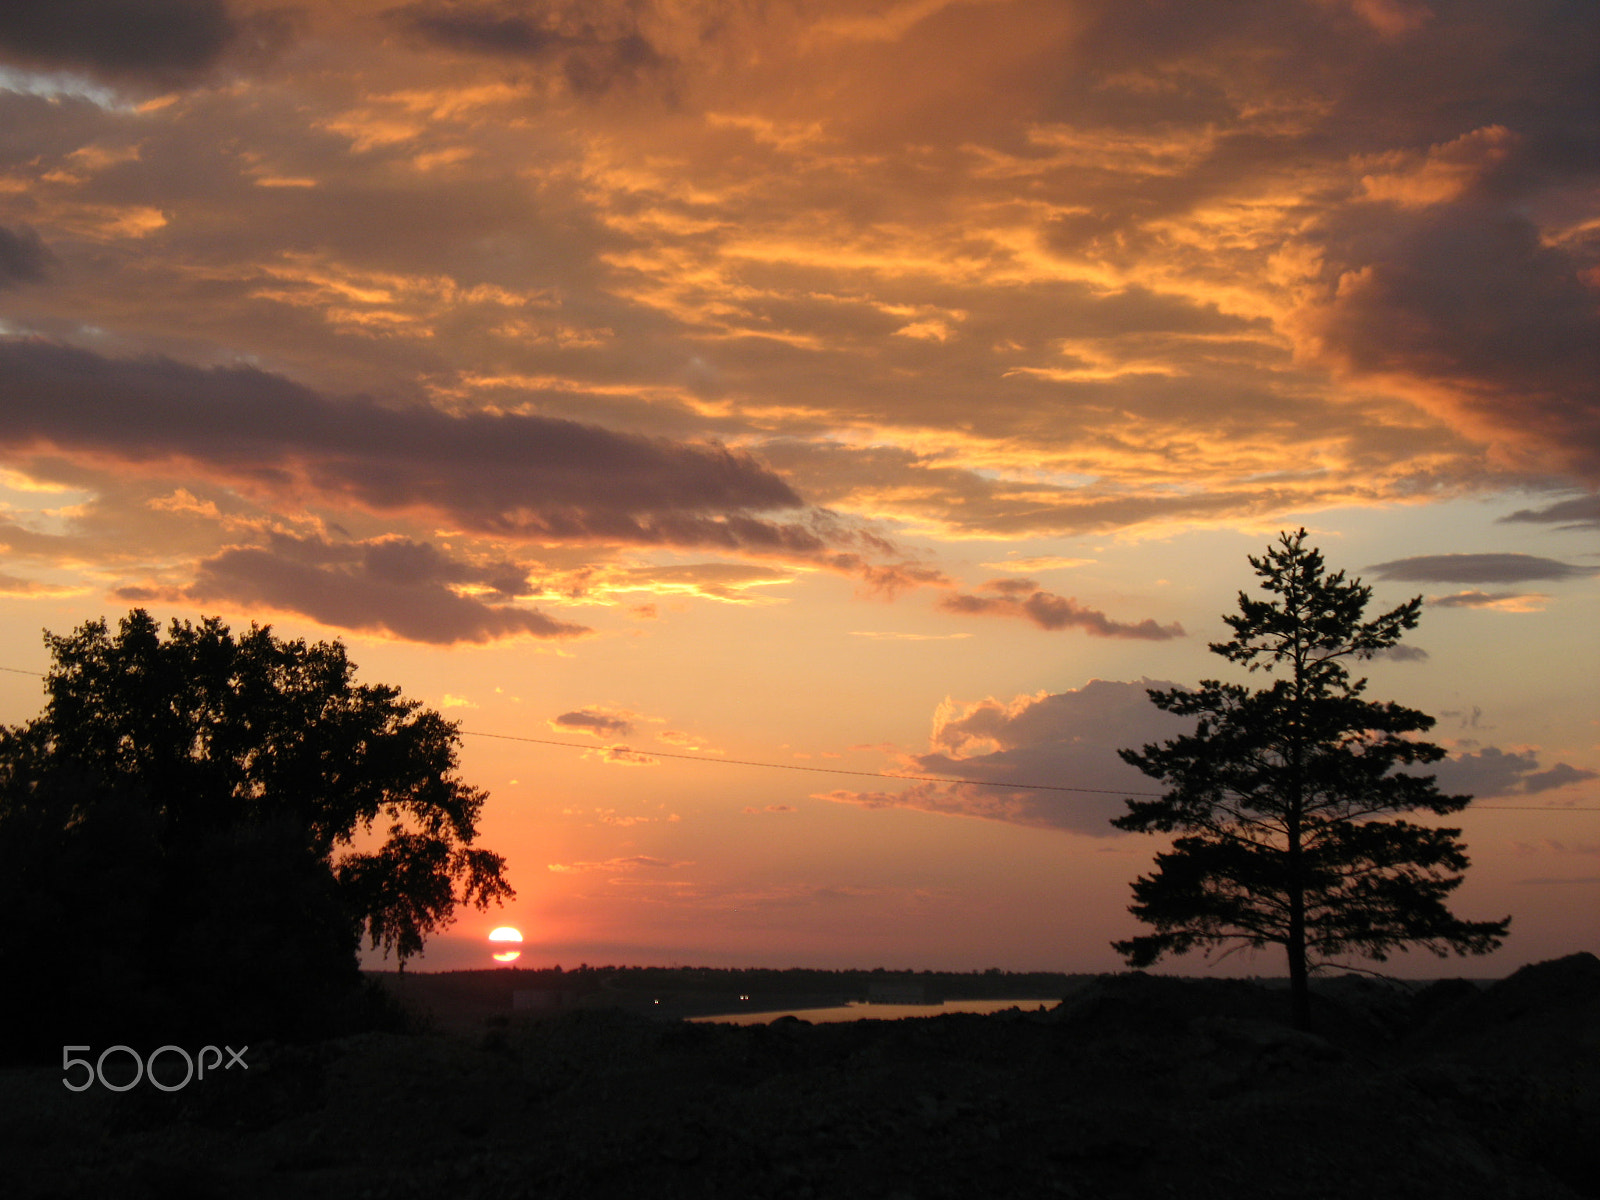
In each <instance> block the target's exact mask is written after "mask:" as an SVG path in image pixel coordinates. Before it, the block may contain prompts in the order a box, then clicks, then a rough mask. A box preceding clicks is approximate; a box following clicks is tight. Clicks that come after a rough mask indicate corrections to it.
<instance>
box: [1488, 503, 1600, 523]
mask: <svg viewBox="0 0 1600 1200" xmlns="http://www.w3.org/2000/svg"><path fill="white" fill-rule="evenodd" d="M1500 519H1501V520H1502V521H1507V522H1527V523H1531V524H1542V525H1556V526H1559V527H1561V528H1564V529H1597V528H1600V495H1593V496H1574V497H1573V498H1572V499H1570V500H1560V501H1557V502H1556V503H1555V504H1551V505H1548V506H1546V507H1544V508H1519V509H1518V510H1517V511H1516V512H1514V513H1512V514H1511V515H1510V516H1508V517H1501V518H1500Z"/></svg>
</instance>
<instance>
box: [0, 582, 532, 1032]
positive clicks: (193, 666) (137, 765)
mask: <svg viewBox="0 0 1600 1200" xmlns="http://www.w3.org/2000/svg"><path fill="white" fill-rule="evenodd" d="M45 640H46V644H47V645H48V646H49V649H50V652H51V656H52V659H53V663H52V666H51V669H50V671H49V673H48V675H47V677H46V682H45V689H46V694H47V700H46V704H45V707H44V711H43V713H42V714H41V715H40V716H39V717H37V718H36V719H34V720H33V721H31V722H29V723H27V724H26V725H22V726H15V727H6V728H0V867H9V868H10V869H11V874H10V876H9V879H8V881H7V882H6V883H4V884H0V888H3V889H4V891H5V892H6V894H7V898H8V901H9V902H10V903H11V904H12V906H13V908H16V907H21V908H24V909H26V910H28V911H29V912H30V913H31V914H32V917H33V926H32V928H31V930H30V931H28V932H27V933H25V934H19V933H18V932H17V931H16V928H15V922H11V924H12V927H13V929H12V935H11V937H12V941H13V943H15V942H16V941H17V939H18V938H19V937H20V938H23V939H24V943H25V944H20V945H19V944H12V945H10V946H4V941H3V938H4V935H0V946H3V947H4V949H6V950H8V951H10V952H11V954H12V955H16V956H19V958H26V957H27V956H28V955H29V954H32V956H33V957H34V958H35V959H36V960H41V959H42V960H43V961H53V962H56V964H57V965H58V967H61V968H62V969H65V970H67V971H68V974H69V975H71V976H72V977H73V978H76V979H78V981H79V983H80V985H81V986H83V987H85V988H93V987H95V986H100V984H104V985H106V986H111V985H113V984H115V986H117V987H118V988H119V989H120V990H122V991H124V992H126V991H128V990H129V981H130V980H132V981H135V986H133V987H132V991H133V992H138V991H139V989H140V988H141V987H143V988H145V989H146V990H150V989H155V990H156V991H161V992H163V994H165V993H170V992H173V990H174V989H175V988H176V989H177V990H178V991H183V990H184V987H186V988H187V992H186V993H185V997H184V998H183V999H182V1002H183V1003H186V1004H190V1005H191V1006H192V1005H193V1004H196V1003H201V1002H202V1001H201V1000H199V999H197V997H202V996H203V994H204V993H206V990H207V989H210V990H211V992H213V993H215V994H216V996H217V997H219V999H218V1003H221V1002H222V1001H221V1000H220V997H221V995H222V994H223V993H227V994H228V996H229V997H231V999H230V1000H229V1001H228V1003H235V1002H238V1001H239V997H240V996H241V995H244V994H245V993H247V992H248V991H249V988H247V987H245V986H244V984H243V982H242V980H243V979H244V978H246V977H247V978H248V979H249V980H251V981H253V982H252V983H251V985H250V986H251V987H253V988H255V989H257V991H260V990H261V989H265V991H266V992H267V993H272V994H275V993H276V992H281V991H283V986H281V985H280V983H275V982H274V975H273V973H274V972H276V973H277V976H278V978H279V979H280V980H281V979H282V978H285V977H287V978H290V979H299V980H301V981H302V982H304V980H305V976H306V975H307V972H310V973H312V974H315V975H317V976H318V978H322V979H326V978H328V977H331V975H335V974H341V973H342V974H343V976H344V977H345V980H346V982H348V981H349V980H350V979H353V978H355V972H356V964H355V950H356V947H357V944H358V939H359V938H360V937H362V936H365V937H366V938H368V939H369V940H370V944H371V945H372V946H374V947H378V946H381V947H383V949H384V952H385V953H386V954H387V953H389V952H391V951H393V952H394V953H395V954H396V955H397V957H398V958H399V960H400V961H401V963H402V964H403V963H404V961H405V959H406V958H407V957H409V956H410V955H413V954H415V953H417V952H418V951H420V950H421V949H422V948H423V945H424V943H425V940H426V939H427V938H428V936H430V935H431V934H433V933H434V932H436V931H437V930H439V929H440V928H442V927H444V926H446V925H447V924H448V923H449V922H450V921H451V920H452V918H453V913H454V910H455V909H456V907H457V906H458V905H463V904H472V905H475V906H477V907H479V908H485V907H487V906H488V905H489V904H491V903H496V902H500V901H502V900H504V899H507V898H509V897H510V896H511V895H512V890H511V888H510V886H509V885H508V884H507V883H506V881H505V877H504V872H505V861H504V859H502V858H501V857H500V856H499V855H497V854H493V853H491V852H490V851H488V850H486V849H483V848H481V847H479V846H477V845H475V844H474V841H475V837H476V830H477V823H478V820H479V816H480V813H481V811H482V807H483V804H484V801H485V799H486V798H487V797H486V796H485V794H484V793H483V792H482V791H480V790H478V789H476V788H472V787H469V786H467V785H466V784H465V783H463V782H462V781H461V780H460V778H459V777H458V775H457V773H456V767H457V758H456V748H457V744H458V734H457V731H456V727H455V726H454V725H452V724H451V723H450V722H448V721H446V720H444V719H443V718H442V717H441V716H440V715H439V714H438V713H436V712H434V711H432V710H430V709H427V708H425V707H423V706H422V705H421V704H420V703H418V702H416V701H413V700H408V699H405V698H404V697H403V696H402V695H401V693H400V691H399V689H397V688H394V687H389V686H385V685H378V684H359V683H357V682H356V681H355V667H354V664H352V663H351V662H350V661H349V659H348V657H347V655H346V652H345V648H344V646H343V645H342V644H340V643H338V642H331V643H329V642H322V643H317V644H315V645H307V644H306V643H305V642H304V641H285V640H280V639H278V638H276V637H274V636H273V634H272V631H271V629H270V628H266V627H259V626H252V627H251V629H250V630H249V632H248V633H245V634H243V635H242V636H240V637H238V638H235V637H233V636H232V634H231V633H230V632H229V630H228V628H227V626H225V625H224V624H223V623H222V622H221V621H220V620H219V619H217V618H203V619H202V620H201V621H200V622H199V623H198V624H191V623H189V622H187V621H185V622H179V621H176V620H174V621H173V622H172V624H171V626H170V627H169V628H168V630H167V631H166V636H165V637H164V638H163V637H162V636H161V631H160V629H159V627H158V626H157V624H156V622H155V621H154V620H153V619H152V618H151V617H150V615H149V614H148V613H147V612H145V611H144V610H142V609H135V610H134V611H132V612H130V613H129V614H128V615H127V616H126V617H124V618H123V619H122V620H121V622H120V624H119V627H118V629H117V630H116V632H115V633H113V632H112V631H111V630H110V629H109V628H108V626H107V625H106V623H105V622H104V621H90V622H88V623H86V624H84V625H82V626H80V627H79V628H77V629H76V630H74V631H73V632H72V633H71V634H68V635H65V636H57V635H54V634H49V633H47V634H46V635H45ZM113 881H115V882H113ZM86 937H93V938H94V940H95V942H96V946H95V948H94V952H93V954H92V956H91V959H90V960H89V961H92V964H93V966H92V967H91V966H89V965H86V964H85V962H79V963H77V964H76V965H73V964H72V963H63V962H62V958H61V954H60V952H59V947H60V946H62V945H77V946H79V947H82V946H83V943H84V940H85V938H86ZM317 963H320V964H321V966H317V965H315V964H317ZM202 964H204V965H202ZM95 972H100V974H101V975H103V976H104V979H102V980H100V983H99V984H97V983H95V982H94V980H92V979H89V978H86V973H87V974H88V975H94V973H95ZM224 977H227V978H231V979H233V983H231V984H229V983H227V982H226V979H225V978H224ZM177 979H186V980H188V984H185V985H184V987H178V985H176V984H174V983H173V981H174V980H177ZM312 990H315V989H312ZM173 1002H174V1003H177V1002H178V1001H177V1000H174V1001H173ZM291 1002H292V1000H291Z"/></svg>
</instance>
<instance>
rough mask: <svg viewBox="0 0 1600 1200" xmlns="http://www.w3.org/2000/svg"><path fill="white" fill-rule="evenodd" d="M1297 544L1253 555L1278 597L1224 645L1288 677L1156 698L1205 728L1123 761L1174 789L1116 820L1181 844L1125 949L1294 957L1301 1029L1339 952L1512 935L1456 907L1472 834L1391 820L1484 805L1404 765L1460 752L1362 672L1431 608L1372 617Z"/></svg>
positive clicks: (1226, 653) (1475, 947) (1160, 858)
mask: <svg viewBox="0 0 1600 1200" xmlns="http://www.w3.org/2000/svg"><path fill="white" fill-rule="evenodd" d="M1305 539H1306V531H1305V530H1304V529H1301V530H1300V531H1299V532H1298V533H1294V534H1289V533H1284V534H1282V535H1280V537H1279V539H1278V542H1277V544H1276V545H1275V546H1272V547H1269V548H1268V551H1267V554H1266V555H1265V556H1264V557H1263V558H1255V557H1251V558H1250V560H1249V561H1250V565H1251V566H1252V567H1253V568H1254V569H1255V571H1256V574H1257V575H1258V576H1260V577H1261V587H1262V588H1263V590H1265V592H1266V593H1267V594H1268V596H1267V598H1265V599H1256V598H1252V597H1250V596H1248V595H1246V594H1245V593H1244V592H1240V593H1239V612H1238V613H1237V614H1234V615H1228V616H1224V618H1223V619H1224V620H1225V621H1226V622H1227V624H1228V626H1229V627H1230V628H1231V629H1232V630H1233V634H1234V636H1233V638H1232V639H1230V640H1229V641H1227V642H1221V643H1215V644H1213V645H1212V646H1211V647H1210V649H1211V650H1212V652H1213V653H1216V654H1219V655H1221V656H1222V657H1224V658H1226V659H1227V660H1228V661H1230V662H1233V663H1237V664H1239V665H1242V666H1245V667H1246V668H1247V669H1248V671H1250V672H1254V671H1257V670H1260V671H1263V672H1265V673H1268V674H1275V675H1276V678H1275V679H1274V680H1273V682H1272V684H1271V685H1270V686H1268V687H1263V688H1258V689H1253V690H1252V689H1251V688H1249V687H1246V686H1244V685H1242V684H1236V683H1223V682H1220V681H1218V680H1204V681H1202V682H1201V684H1200V687H1199V689H1198V690H1194V691H1190V690H1185V689H1181V688H1175V689H1172V690H1170V691H1157V690H1152V691H1151V692H1150V693H1149V695H1150V699H1151V700H1152V702H1154V703H1155V704H1156V706H1157V707H1159V708H1161V709H1163V710H1165V711H1167V712H1171V713H1174V714H1176V715H1179V716H1191V717H1195V718H1197V720H1196V724H1195V728H1194V732H1193V733H1191V734H1187V735H1185V736H1182V737H1177V738H1174V739H1171V740H1169V741H1167V742H1164V743H1161V744H1159V745H1147V746H1145V747H1143V748H1142V749H1141V750H1131V749H1125V750H1121V751H1119V753H1120V754H1121V755H1122V757H1123V759H1124V760H1126V761H1127V762H1128V763H1130V764H1132V765H1133V766H1135V767H1138V768H1139V770H1141V771H1142V772H1144V773H1145V774H1146V775H1148V776H1151V777H1152V778H1154V779H1158V780H1161V781H1163V782H1164V783H1166V784H1168V785H1169V789H1168V790H1167V792H1166V793H1165V794H1164V795H1162V796H1161V797H1160V798H1159V799H1155V800H1134V799H1130V800H1128V801H1127V802H1126V803H1127V807H1128V812H1127V813H1126V814H1125V815H1123V816H1121V817H1118V818H1116V819H1115V820H1114V821H1113V822H1112V824H1114V825H1115V826H1117V827H1118V828H1119V829H1125V830H1129V831H1134V832H1146V833H1178V834H1180V836H1178V837H1177V838H1175V839H1174V840H1173V843H1172V849H1171V850H1170V851H1167V852H1164V853H1160V854H1157V855H1156V865H1157V868H1158V869H1157V871H1156V872H1155V873H1154V874H1152V875H1147V876H1141V877H1140V878H1139V879H1138V880H1137V881H1135V883H1134V885H1133V893H1134V898H1135V903H1134V904H1133V905H1132V906H1131V907H1130V909H1129V911H1130V912H1132V913H1133V914H1134V916H1136V917H1137V918H1138V919H1139V920H1140V921H1141V922H1144V923H1145V924H1148V925H1150V926H1152V927H1153V928H1154V930H1155V931H1154V932H1153V933H1148V934H1144V935H1141V936H1138V937H1134V938H1131V939H1129V940H1126V941H1120V942H1115V943H1113V945H1114V947H1115V949H1116V950H1117V951H1118V952H1120V953H1121V954H1122V955H1123V956H1124V957H1125V959H1126V960H1127V962H1128V963H1129V964H1130V965H1132V966H1148V965H1150V964H1151V963H1153V962H1155V961H1156V960H1157V959H1159V958H1161V957H1162V956H1163V955H1166V954H1182V953H1185V952H1186V951H1188V950H1191V949H1194V948H1197V947H1199V948H1204V949H1207V950H1210V949H1212V948H1215V947H1218V946H1222V945H1227V944H1229V943H1232V944H1233V945H1235V946H1236V947H1237V946H1251V947H1255V948H1262V947H1265V946H1267V945H1281V946H1283V947H1284V948H1285V951H1286V953H1287V957H1288V967H1289V977H1290V982H1291V991H1292V995H1293V1003H1294V1011H1295V1019H1296V1021H1297V1023H1298V1024H1300V1025H1301V1026H1302V1027H1305V1026H1307V1025H1308V1024H1309V1019H1310V1016H1309V1014H1310V1008H1309V991H1308V982H1307V975H1308V972H1309V971H1310V970H1311V969H1314V968H1315V967H1316V966H1317V965H1320V964H1321V963H1323V962H1326V961H1328V960H1329V959H1331V958H1332V957H1333V956H1335V955H1339V954H1343V953H1348V952H1354V953H1357V954H1360V955H1363V956H1366V957H1369V958H1372V959H1375V960H1377V961H1380V962H1381V961H1383V960H1384V959H1385V958H1386V957H1387V955H1388V953H1389V952H1390V951H1391V950H1393V949H1396V948H1399V947H1403V946H1406V945H1418V946H1422V947H1425V948H1427V949H1429V950H1431V951H1433V952H1434V953H1436V954H1439V955H1441V956H1442V955H1444V954H1446V953H1449V952H1451V951H1454V952H1456V953H1462V954H1467V953H1471V954H1483V953H1487V952H1488V951H1490V950H1493V949H1494V948H1496V947H1497V946H1498V945H1499V944H1500V942H1501V940H1502V939H1503V938H1504V936H1505V933H1506V930H1507V928H1508V926H1509V923H1510V918H1509V917H1507V918H1505V919H1503V920H1500V921H1464V920H1461V919H1459V918H1457V917H1456V916H1454V915H1453V914H1452V913H1451V912H1450V911H1449V909H1448V907H1447V906H1446V903H1445V901H1446V899H1447V897H1448V896H1449V894H1450V893H1451V892H1452V891H1454V890H1455V889H1456V888H1457V887H1458V886H1459V885H1460V884H1461V881H1462V878H1463V876H1462V872H1463V871H1465V870H1466V868H1467V866H1468V865H1469V862H1468V859H1467V856H1466V853H1465V850H1464V848H1463V846H1462V844H1461V842H1460V841H1459V840H1458V839H1459V835H1460V833H1461V831H1460V830H1459V829H1451V828H1443V827H1437V826H1430V825H1420V824H1415V823H1412V822H1410V821H1406V820H1404V819H1400V818H1395V819H1380V818H1382V817H1384V816H1385V815H1386V814H1394V813H1404V812H1412V811H1416V810H1419V809H1420V810H1426V811H1428V812H1432V813H1435V814H1439V815H1446V814H1449V813H1453V812H1458V811H1460V810H1461V809H1462V808H1464V807H1466V805H1467V804H1469V803H1470V802H1471V799H1472V798H1471V797H1470V796H1452V795H1445V794H1443V793H1441V792H1440V791H1439V789H1438V788H1437V787H1436V786H1435V782H1434V777H1433V776H1432V775H1417V774H1410V773H1407V772H1405V771H1402V770H1398V769H1397V768H1403V767H1411V766H1414V765H1417V764H1427V763H1432V762H1437V761H1438V760H1440V759H1441V758H1443V757H1444V753H1445V752H1444V750H1443V749H1442V748H1441V747H1439V746H1437V745H1435V744H1433V743H1430V742H1426V741H1423V740H1420V739H1419V738H1417V737H1415V736H1413V735H1415V734H1418V733H1423V732H1426V731H1427V730H1428V729H1430V728H1432V726H1433V724H1434V721H1433V718H1432V717H1430V716H1428V715H1427V714H1426V713H1422V712H1419V711H1417V710H1415V709H1411V708H1406V707H1404V706H1402V705H1398V704H1394V703H1391V702H1384V703H1377V702H1373V701H1370V700H1367V699H1365V698H1364V695H1363V693H1364V692H1365V689H1366V686H1367V681H1366V680H1365V679H1355V678H1352V676H1351V672H1350V664H1351V663H1354V662H1359V661H1362V660H1365V659H1370V658H1371V657H1373V656H1374V655H1375V654H1379V653H1381V652H1382V651H1384V650H1386V649H1388V648H1389V647H1391V646H1393V645H1395V644H1396V643H1397V642H1398V641H1399V640H1400V638H1401V637H1402V636H1403V635H1404V634H1405V632H1406V631H1408V630H1411V629H1414V628H1415V627H1416V625H1417V623H1418V620H1419V618H1420V613H1421V608H1422V598H1421V597H1420V596H1418V597H1416V598H1414V599H1412V600H1409V601H1407V602H1406V603H1404V604H1401V605H1399V606H1398V607H1396V608H1394V609H1391V610H1390V611H1388V612H1385V613H1382V614H1381V615H1379V616H1376V617H1373V618H1370V619H1369V618H1367V616H1366V610H1367V606H1368V604H1369V603H1370V601H1371V598H1372V589H1371V588H1370V587H1366V586H1364V585H1363V584H1362V583H1361V581H1360V580H1359V579H1355V580H1347V579H1346V578H1345V574H1344V572H1343V571H1338V572H1329V571H1327V570H1326V568H1325V566H1324V563H1323V559H1322V555H1321V554H1320V553H1319V552H1318V551H1317V550H1316V549H1315V548H1313V547H1310V546H1307V545H1306V543H1305Z"/></svg>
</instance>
